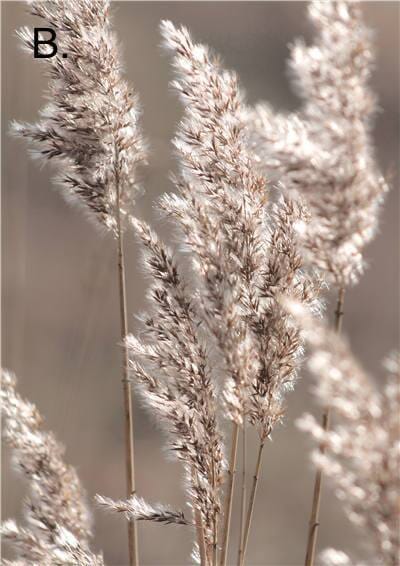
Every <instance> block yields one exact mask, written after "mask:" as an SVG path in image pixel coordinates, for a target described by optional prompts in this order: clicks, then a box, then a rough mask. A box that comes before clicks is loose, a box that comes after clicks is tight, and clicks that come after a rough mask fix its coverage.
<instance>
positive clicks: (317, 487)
mask: <svg viewBox="0 0 400 566" xmlns="http://www.w3.org/2000/svg"><path fill="white" fill-rule="evenodd" d="M344 292H345V289H344V287H340V289H339V291H338V299H337V305H336V310H335V332H336V333H337V334H340V332H341V329H342V320H343V314H344V313H343V303H344ZM329 423H330V407H327V408H326V409H325V410H324V413H323V415H322V429H323V430H324V432H326V431H328V430H329ZM325 449H326V447H325V444H321V445H320V446H319V451H320V452H321V454H324V453H325ZM322 477H323V473H322V470H321V469H318V470H317V472H316V474H315V482H314V492H313V501H312V508H311V516H310V523H309V529H308V539H307V552H306V558H305V562H304V564H305V566H313V564H314V560H315V549H316V546H317V537H318V529H319V525H320V523H319V513H320V507H321V490H322Z"/></svg>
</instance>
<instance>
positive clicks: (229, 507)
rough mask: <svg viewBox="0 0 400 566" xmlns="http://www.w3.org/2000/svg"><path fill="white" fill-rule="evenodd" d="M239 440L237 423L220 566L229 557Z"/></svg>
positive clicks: (223, 564)
mask: <svg viewBox="0 0 400 566" xmlns="http://www.w3.org/2000/svg"><path fill="white" fill-rule="evenodd" d="M238 439H239V425H238V424H237V423H233V427H232V444H231V455H230V458H229V469H228V486H227V490H226V496H225V509H224V525H223V532H222V549H221V559H220V566H226V560H227V556H228V545H229V531H230V526H231V515H232V503H233V489H234V487H235V476H236V457H237V447H238Z"/></svg>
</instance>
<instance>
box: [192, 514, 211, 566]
mask: <svg viewBox="0 0 400 566" xmlns="http://www.w3.org/2000/svg"><path fill="white" fill-rule="evenodd" d="M194 520H195V523H196V535H197V544H198V545H199V554H200V565H201V566H207V564H208V560H207V551H206V541H205V537H204V529H203V521H202V519H201V513H200V511H199V509H197V507H195V509H194Z"/></svg>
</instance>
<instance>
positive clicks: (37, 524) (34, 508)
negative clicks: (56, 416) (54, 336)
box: [1, 371, 103, 566]
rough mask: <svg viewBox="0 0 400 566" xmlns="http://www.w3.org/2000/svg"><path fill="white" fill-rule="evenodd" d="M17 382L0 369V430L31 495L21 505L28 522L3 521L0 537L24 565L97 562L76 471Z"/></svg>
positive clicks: (99, 559)
mask: <svg viewBox="0 0 400 566" xmlns="http://www.w3.org/2000/svg"><path fill="white" fill-rule="evenodd" d="M15 386H16V380H15V377H14V376H13V375H12V374H10V373H8V372H7V371H3V374H2V380H1V406H2V417H3V435H4V437H5V440H6V442H7V444H8V445H9V446H10V447H11V450H12V452H13V460H14V465H15V467H16V469H17V470H18V471H19V472H20V473H21V474H22V475H23V476H25V478H26V479H27V481H28V485H29V494H28V497H27V499H26V500H25V504H24V518H25V521H26V526H21V525H19V524H17V523H15V521H13V520H8V521H5V522H4V523H3V525H2V528H1V534H2V537H3V540H4V541H5V542H7V543H9V544H10V545H11V546H12V547H13V549H14V550H15V552H16V553H17V556H18V559H19V560H21V561H23V563H24V564H28V563H29V564H31V563H35V564H43V565H45V566H50V565H55V564H57V565H58V564H65V565H67V564H87V565H88V566H89V565H98V566H101V565H102V564H103V560H102V558H101V556H95V555H93V554H92V553H91V551H90V549H89V539H90V537H91V518H90V514H89V511H88V508H87V506H86V497H85V494H84V492H83V489H82V487H81V484H80V481H79V479H78V477H77V474H76V471H75V469H74V468H73V467H72V466H68V465H67V464H65V463H64V449H63V447H62V446H61V445H60V444H59V442H58V441H57V439H56V438H55V437H54V435H53V434H52V433H50V432H47V431H45V430H44V429H43V423H42V418H41V416H40V414H39V413H38V411H37V409H36V407H35V406H34V405H32V404H31V403H29V402H28V401H25V400H24V399H22V398H21V397H20V395H19V394H18V393H17V392H16V390H15Z"/></svg>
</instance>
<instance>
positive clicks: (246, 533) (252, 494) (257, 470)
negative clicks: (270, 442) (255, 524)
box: [240, 439, 265, 566]
mask: <svg viewBox="0 0 400 566" xmlns="http://www.w3.org/2000/svg"><path fill="white" fill-rule="evenodd" d="M264 445H265V439H263V440H260V445H259V447H258V454H257V462H256V468H255V472H254V476H253V483H252V486H251V492H250V500H249V506H248V508H247V515H246V524H245V528H244V533H243V550H242V556H241V561H240V566H243V564H244V560H245V557H246V550H247V544H248V542H249V534H250V527H251V520H252V518H253V512H254V503H255V501H256V493H257V487H258V480H259V478H260V472H261V463H262V454H263V450H264Z"/></svg>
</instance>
